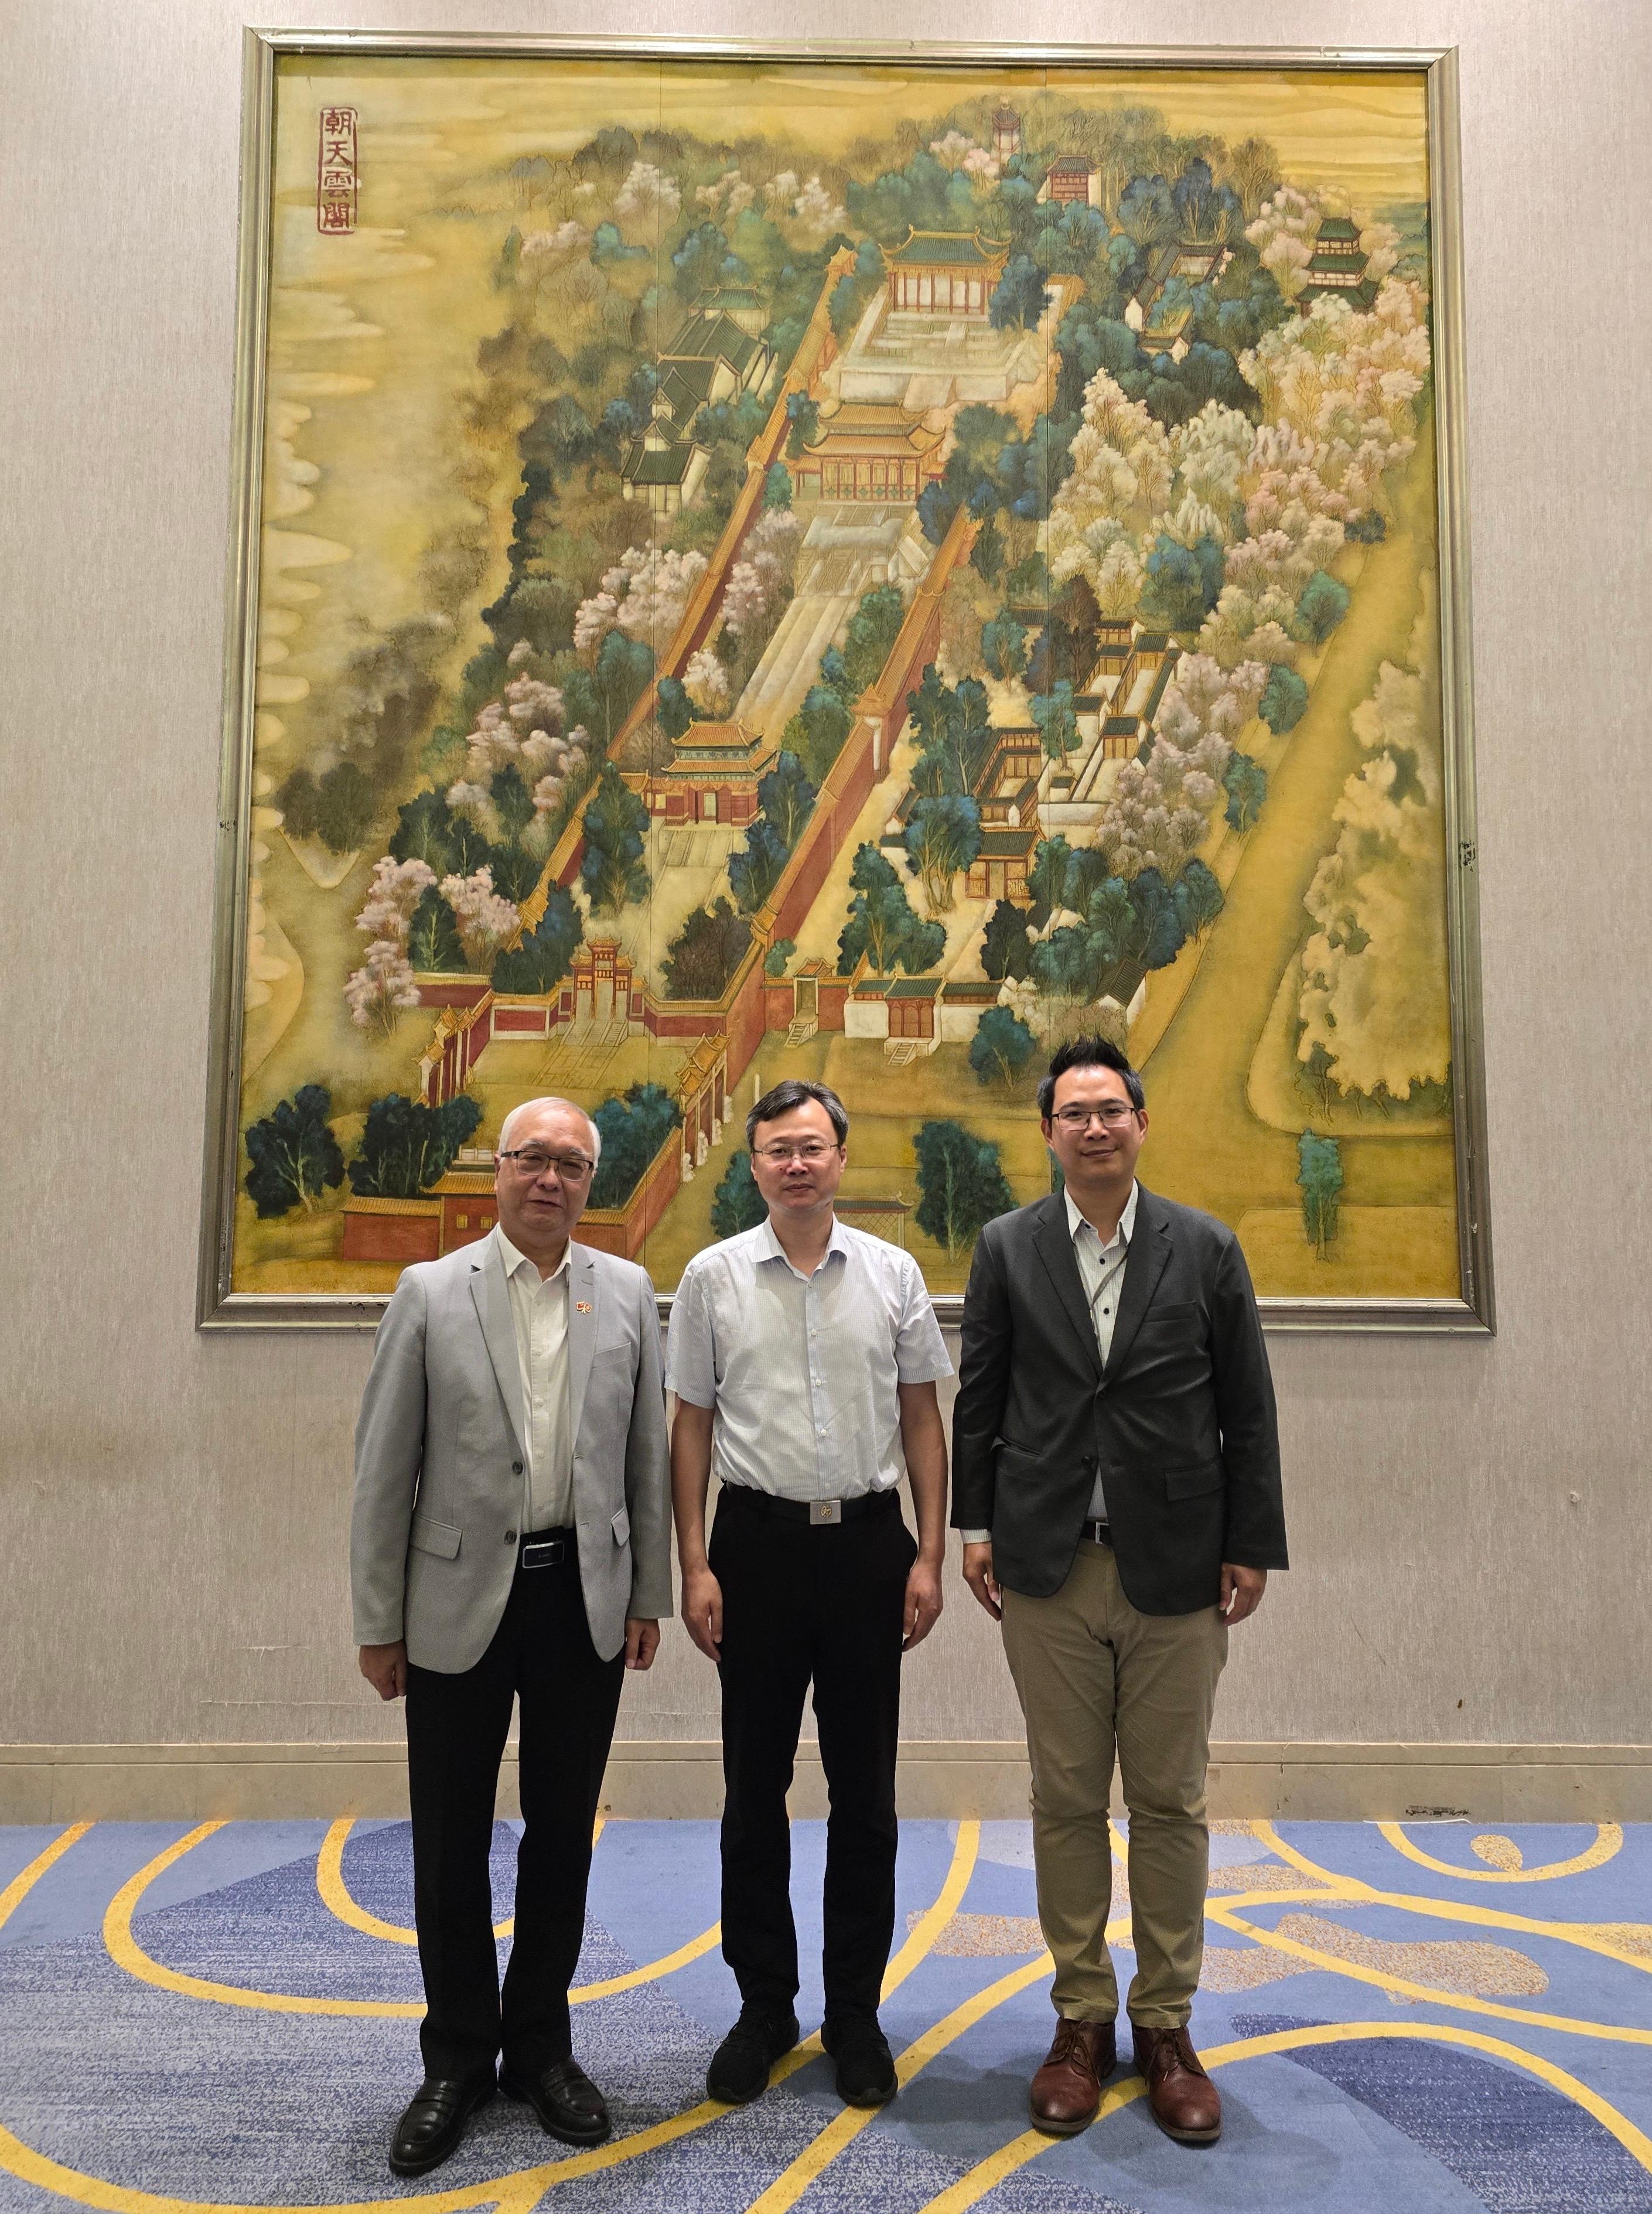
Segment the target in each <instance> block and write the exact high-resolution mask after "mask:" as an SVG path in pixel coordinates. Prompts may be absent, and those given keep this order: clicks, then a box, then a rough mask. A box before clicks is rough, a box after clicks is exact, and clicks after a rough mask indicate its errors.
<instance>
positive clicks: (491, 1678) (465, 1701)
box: [407, 1531, 625, 2076]
mask: <svg viewBox="0 0 1652 2214" xmlns="http://www.w3.org/2000/svg"><path fill="white" fill-rule="evenodd" d="M549 1534H551V1535H554V1536H561V1537H565V1538H566V1540H567V1550H566V1553H565V1555H564V1557H563V1561H562V1563H561V1564H560V1565H559V1566H557V1567H554V1568H542V1569H524V1568H523V1567H521V1566H520V1565H518V1567H517V1573H516V1580H515V1581H514V1582H513V1583H512V1585H511V1596H510V1598H509V1599H508V1600H507V1601H506V1603H505V1613H504V1616H503V1618H501V1620H500V1623H499V1628H498V1630H495V1632H494V1633H493V1642H492V1643H491V1644H490V1645H489V1646H488V1648H487V1650H486V1653H484V1654H483V1655H482V1657H481V1659H480V1661H478V1662H477V1663H476V1665H475V1667H474V1668H467V1669H465V1670H463V1671H462V1673H460V1674H458V1675H452V1676H444V1675H441V1674H439V1673H437V1671H435V1670H434V1669H430V1668H415V1667H409V1668H408V1670H407V1782H408V1789H409V1793H410V1796H411V1801H412V1811H413V1920H414V1923H415V1925H416V1927H417V1929H418V1931H419V1966H420V1967H421V1968H422V1969H423V1970H424V1974H425V2005H426V2009H427V2010H426V2013H425V2020H424V2022H423V2025H422V2026H421V2027H420V2030H419V2045H420V2047H421V2049H422V2051H423V2053H424V2057H425V2067H426V2069H427V2070H429V2071H430V2073H431V2075H433V2076H469V2075H474V2074H477V2075H479V2074H480V2073H481V2072H482V2071H483V2070H485V2069H487V2068H491V2067H492V2066H493V2062H494V2059H495V2058H496V2057H497V2055H498V2054H499V2051H500V2048H501V2046H503V2049H504V2053H505V2062H506V2064H507V2065H508V2066H509V2067H511V2068H512V2069H513V2070H524V2071H529V2072H532V2071H536V2070H539V2069H541V2068H543V2067H545V2066H547V2065H548V2064H549V2063H550V2062H551V2061H553V2060H562V2059H566V2058H568V2056H569V2054H570V2053H571V2052H572V2032H571V2028H570V2025H569V2020H568V1985H569V1983H570V1981H571V1980H572V1975H573V1972H574V1967H575V1966H576V1964H577V1963H578V1959H579V1948H580V1945H581V1943H582V1942H583V1941H584V1930H585V1887H586V1884H587V1881H589V1878H590V1833H591V1829H592V1826H593V1824H594V1823H595V1821H596V1818H597V1800H598V1795H599V1794H600V1792H601V1789H602V1783H603V1769H604V1767H605V1766H606V1764H607V1762H608V1751H609V1744H610V1743H611V1741H612V1740H613V1736H614V1722H615V1716H616V1715H617V1713H618V1711H619V1704H620V1685H621V1679H622V1678H623V1675H624V1673H625V1662H624V1658H623V1655H621V1654H616V1655H615V1658H614V1659H613V1660H612V1661H599V1660H598V1659H597V1653H596V1650H595V1648H594V1647H593V1646H592V1644H591V1642H590V1630H588V1629H587V1627H586V1624H585V1608H584V1597H583V1595H582V1593H581V1592H580V1588H579V1568H578V1558H577V1555H576V1552H575V1547H574V1543H573V1532H572V1531H568V1532H552V1533H549ZM513 1698H517V1699H520V1701H521V1703H522V1724H521V1732H520V1744H519V1747H518V1759H519V1763H520V1769H519V1773H520V1777H521V1789H522V1813H523V1825H524V1826H523V1833H522V1842H521V1844H520V1845H519V1846H518V1848H517V1905H516V1935H515V1936H514V1938H513V1939H512V1941H511V1958H510V1961H509V1964H508V1965H507V1966H506V1969H505V1991H504V1998H503V2004H502V2005H501V1999H500V1991H499V1954H498V1952H497V1950H496V1949H495V1940H494V1936H493V1893H492V1887H491V1885H490V1883H489V1881H488V1853H489V1850H490V1848H491V1846H492V1844H493V1802H494V1797H495V1794H496V1792H497V1790H498V1787H499V1760H500V1758H501V1756H502V1754H503V1753H504V1751H505V1733H506V1731H507V1730H508V1728H509V1727H510V1722H511V1702H512V1699H513Z"/></svg>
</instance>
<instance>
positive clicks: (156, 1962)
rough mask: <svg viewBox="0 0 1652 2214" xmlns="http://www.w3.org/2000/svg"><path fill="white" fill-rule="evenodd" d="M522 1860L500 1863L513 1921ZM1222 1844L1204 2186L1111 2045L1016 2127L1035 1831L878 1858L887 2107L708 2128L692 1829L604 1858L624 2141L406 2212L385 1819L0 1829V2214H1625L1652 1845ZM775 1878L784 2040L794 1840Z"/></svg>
mask: <svg viewBox="0 0 1652 2214" xmlns="http://www.w3.org/2000/svg"><path fill="white" fill-rule="evenodd" d="M516 1842H517V1833H516V1831H515V1829H514V1827H513V1826H511V1825H509V1824H505V1823H501V1824H499V1826H497V1828H496V1831H495V1833H494V1854H493V1893H494V1899H495V1911H496V1913H497V1914H498V1915H499V1918H500V1920H501V1923H506V1918H507V1917H508V1916H509V1914H510V1911H511V1893H512V1889H513V1884H514V1872H515V1849H516ZM1211 1844H1212V1851H1211V1862H1212V1866H1211V1879H1210V1892H1209V1898H1208V1923H1207V1930H1206V1954H1205V1979H1204V1983H1203V1985H1202V1989H1201V1991H1200V1996H1199V2001H1198V2004H1197V2007H1196V2010H1195V2014H1194V2020H1193V2032H1194V2036H1195V2040H1196V2043H1197V2044H1198V2046H1199V2048H1200V2050H1201V2052H1202V2053H1203V2054H1204V2056H1205V2058H1206V2060H1207V2063H1208V2065H1209V2066H1210V2068H1211V2070H1212V2072H1213V2074H1214V2075H1215V2078H1216V2081H1217V2082H1218V2083H1219V2084H1220V2086H1221V2091H1222V2095H1223V2100H1224V2107H1225V2115H1226V2128H1225V2131H1224V2135H1223V2138H1222V2141H1221V2144H1220V2145H1219V2146H1218V2147H1216V2148H1215V2149H1212V2150H1188V2149H1185V2148H1183V2147H1179V2146H1177V2145H1174V2144H1171V2143H1170V2142H1169V2141H1168V2140H1167V2139H1166V2138H1164V2137H1163V2136H1162V2135H1161V2134H1160V2133H1159V2131H1157V2130H1156V2129H1155V2127H1154V2126H1153V2121H1152V2119H1151V2116H1150V2115H1149V2114H1148V2113H1147V2108H1146V2106H1145V2104H1144V2102H1143V2101H1142V2099H1141V2085H1140V2081H1139V2078H1138V2077H1137V2076H1136V2075H1135V2070H1134V2069H1133V2067H1132V2066H1131V2064H1130V2062H1129V2052H1128V2040H1125V2044H1126V2050H1125V2053H1124V2056H1123V2067H1122V2068H1121V2069H1120V2070H1119V2071H1118V2073H1117V2075H1116V2076H1114V2077H1113V2079H1112V2081H1111V2084H1110V2085H1109V2087H1108V2093H1107V2097H1106V2099H1105V2101H1104V2105H1103V2110H1102V2113H1101V2115H1100V2117H1099V2119H1098V2120H1097V2122H1096V2123H1095V2124H1094V2125H1093V2126H1092V2128H1091V2129H1089V2130H1088V2131H1086V2132H1085V2133H1084V2135H1082V2136H1081V2137H1079V2138H1072V2139H1068V2140H1065V2141H1052V2140H1049V2139H1046V2138H1041V2137H1038V2136H1037V2135H1036V2134H1035V2133H1033V2132H1031V2131H1029V2129H1028V2126H1027V2112H1026V2085H1027V2079H1028V2076H1030V2075H1031V2071H1032V2070H1033V2069H1034V2068H1035V2067H1036V2066H1037V2064H1038V2061H1039V2060H1040V2059H1041V2058H1042V2057H1043V2051H1044V2048H1045V2046H1046V2045H1047V2043H1048V2041H1049V2029H1050V2023H1051V2015H1050V2009H1049V1962H1048V1959H1047V1958H1046V1957H1045V1956H1043V1954H1042V1948H1041V1941H1040V1939H1039V1936H1038V1933H1037V1923H1036V1904H1035V1899H1034V1894H1033V1878H1032V1865H1031V1837H1030V1833H1029V1831H1028V1828H1027V1826H1026V1825H1025V1824H1024V1823H1011V1822H986V1823H968V1822H966V1823H951V1824H949V1823H944V1822H909V1823H908V1824H906V1825H905V1826H904V1827H903V1829H902V1844H901V1859H900V1868H899V1902H898V1913H897V1928H896V1943H897V1948H898V1949H897V1953H896V1960H895V1961H894V1963H893V1964H892V1967H891V1987H890V1990H889V1991H888V1993H887V1996H886V1997H885V2001H884V2015H883V2019H884V2027H885V2028H886V2030H887V2031H888V2033H889V2035H890V2042H891V2044H892V2045H893V2046H894V2047H895V2050H896V2054H897V2056H900V2064H901V2070H902V2090H901V2095H900V2096H899V2097H898V2098H897V2099H896V2101H895V2102H894V2104H893V2105H892V2106H890V2107H888V2108H886V2109H885V2110H884V2112H883V2113H878V2114H874V2115H867V2114H862V2113H853V2112H848V2111H846V2110H845V2109H844V2108H843V2107H842V2106H841V2104H840V2103H839V2101H837V2099H836V2097H835V2094H834V2091H833V2088H832V2080H831V2070H830V2064H829V2062H827V2061H826V2060H825V2059H824V2058H822V2056H821V2055H820V2053H819V2052H818V2048H817V2046H812V2045H809V2046H805V2047H804V2048H803V2049H802V2051H801V2052H800V2053H799V2055H798V2056H797V2057H796V2058H795V2063H794V2064H793V2065H792V2067H791V2069H790V2070H789V2072H787V2073H786V2074H785V2075H784V2076H783V2079H782V2080H779V2081H777V2082H776V2083H774V2086H773V2087H772V2088H771V2089H770V2091H769V2092H768V2095H766V2096H765V2097H764V2098H763V2099H762V2100H761V2101H758V2102H757V2104H756V2105H755V2106H753V2107H749V2108H746V2109H744V2110H742V2111H736V2112H731V2111H728V2110H725V2109H723V2108H720V2107H710V2106H708V2105H707V2103H706V2101H705V2092H704V2078H705V2070H706V2064H707V2060H708V2059H709V2058H710V2056H711V2053H712V2051H713V2047H714V2046H715V2045H716V2043H717V2041H718V2040H719V2037H720V2036H721V2034H722V2033H723V2031H724V2030H725V2028H726V2027H727V2026H728V2023H729V2021H731V2019H732V2016H733V2014H734V2012H735V2010H736V2003H737V2002H736V1999H735V1994H734V1989H733V1985H732V1982H731V1979H730V1977H729V1975H728V1972H727V1971H726V1969H725V1967H724V1966H723V1962H722V1958H721V1954H720V1953H719V1950H718V1948H717V1945H716V1942H715V1937H714V1934H713V1927H712V1925H713V1923H714V1922H715V1917H716V1914H717V1834H716V1828H715V1826H714V1825H713V1824H710V1823H695V1822H676V1823H671V1822H609V1824H608V1825H607V1826H605V1827H604V1828H603V1831H602V1832H601V1834H600V1836H599V1838H598V1840H597V1850H596V1855H595V1858H594V1861H593V1864H592V1879H591V1892H590V1916H589V1920H588V1923H587V1928H586V1935H585V1948H584V1954H583V1956H582V1959H581V1961H580V1967H579V1978H578V1980H579V1984H580V1985H581V1986H582V1987H590V1988H589V1991H588V1995H587V1996H586V1997H583V1998H581V1999H580V2000H579V2001H578V2004H577V2005H576V2008H575V2013H574V2027H575V2037H576V2042H577V2046H578V2054H579V2058H581V2060H582V2061H583V2062H584V2065H585V2066H586V2067H587V2068H588V2069H589V2070H590V2073H591V2074H592V2075H593V2076H595V2077H596V2079H597V2082H598V2083H601V2084H602V2086H603V2089H604V2090H605V2091H606V2093H607V2095H608V2097H609V2104H610V2107H611V2108H612V2111H613V2113H614V2118H615V2138H614V2139H613V2140H612V2141H611V2142H610V2143H609V2144H607V2145H604V2146H602V2147H600V2148H598V2149H597V2150H595V2151H594V2152H590V2153H585V2154H576V2153H574V2152H572V2150H570V2149H569V2148H567V2147H565V2146H561V2145H559V2144H556V2143H555V2142H554V2140H552V2139H550V2138H547V2137H546V2136H544V2135H543V2133H542V2132H541V2131H540V2130H539V2129H538V2126H537V2125H536V2123H535V2121H534V2119H533V2118H532V2116H531V2114H530V2113H528V2111H527V2110H526V2109H523V2108H521V2107H514V2106H511V2105H509V2104H507V2103H506V2102H505V2101H496V2102H495V2104H494V2105H493V2106H492V2107H489V2108H488V2109H487V2110H486V2111H485V2112H484V2113H483V2114H482V2115H481V2116H480V2118H479V2119H478V2121H477V2124H476V2125H475V2127H474V2130H473V2131H472V2133H471V2135H470V2136H469V2138H468V2139H467V2141H466V2143H465V2144H464V2145H463V2147H462V2149H461V2150H460V2152H459V2153H458V2154H457V2155H456V2156H455V2158H454V2159H453V2160H452V2161H451V2162H449V2163H448V2165H447V2166H445V2167H444V2168H441V2169H439V2170H438V2171H437V2173H436V2174H433V2175H431V2176H429V2177H426V2178H424V2179H422V2180H419V2181H418V2182H414V2183H400V2182H398V2181H397V2180H396V2179H395V2178H394V2177H393V2176H392V2175H391V2174H389V2169H388V2168H387V2167H386V2165H385V2160H384V2152H385V2147H386V2144H387V2143H388V2141H389V2132H390V2131H391V2128H392V2127H393V2125H394V2123H395V2118H396V2115H397V2114H398V2113H399V2112H400V2110H401V2106H402V2104H403V2102H404V2101H405V2100H406V2099H407V2096H408V2095H409V2093H410V2092H411V2090H412V2089H413V2085H414V2083H416V2082H417V2080H418V2076H419V2061H418V2043H417V2032H418V2014H419V2003H420V1986H419V1963H418V1956H417V1954H416V1952H415V1951H414V1949H413V1946H412V1944H411V1943H410V1942H408V1939H409V1937H410V1935H411V1931H410V1927H409V1925H410V1924H411V1922H412V1918H413V1899H412V1875H411V1862H410V1854H409V1840H408V1833H407V1825H406V1824H405V1823H402V1822H365V1821H364V1822H356V1823H345V1822H340V1823H335V1824H330V1825H329V1824H327V1823H324V1822H261V1823H260V1822H236V1823H217V1824H213V1823H208V1824H202V1825H200V1826H198V1827H195V1828H191V1827H190V1826H187V1825H185V1824H181V1823H150V1824H130V1823H128V1824H117V1823H99V1824H95V1825H79V1824H77V1825H76V1826H73V1827H72V1828H67V1829H65V1828H62V1827H52V1828H41V1829H14V1830H0V2214H9V2210H14V2209H15V2210H19V2214H47V2210H58V2209H62V2208H64V2207H67V2206H71V2205H80V2206H92V2207H97V2208H101V2209H104V2210H106V2214H200V2210H203V2209H211V2210H213V2214H225V2210H231V2214H233V2210H239V2209H254V2208H258V2209H263V2208H280V2209H288V2208H291V2209H297V2208H301V2207H303V2208H309V2207H315V2208H325V2209H346V2208H347V2209H349V2210H351V2214H368V2210H370V2209H376V2208H380V2207H384V2206H389V2205H393V2204H400V2203H401V2202H402V2201H412V2202H415V2203H418V2204H419V2205H422V2206H424V2207H425V2208H426V2209H427V2210H428V2214H461V2210H468V2209H470V2208H473V2207H474V2208H480V2209H498V2210H499V2214H532V2210H534V2209H535V2208H544V2209H552V2210H555V2214H609V2210H618V2209H624V2210H626V2214H753V2211H754V2210H755V2214H786V2210H788V2209H790V2208H792V2207H797V2208H798V2209H800V2210H801V2214H874V2210H875V2214H966V2211H967V2210H970V2209H976V2208H979V2209H981V2210H982V2214H1196V2210H1197V2214H1204V2210H1208V2209H1210V2208H1213V2207H1215V2208H1246V2209H1251V2208H1258V2209H1261V2208H1265V2209H1266V2210H1267V2214H1379V2210H1380V2214H1392V2211H1393V2210H1396V2209H1398V2210H1404V2214H1473V2210H1475V2209H1482V2210H1487V2214H1583V2210H1587V2214H1652V1922H1649V1920H1648V1919H1647V1917H1648V1915H1649V1912H1652V1828H1641V1829H1630V1830H1620V1829H1618V1827H1616V1826H1613V1825H1610V1824H1606V1825H1601V1826H1594V1825H1588V1826H1567V1827H1560V1826H1556V1827H1540V1826H1525V1827H1519V1828H1514V1829H1510V1830H1507V1831H1490V1830H1483V1829H1481V1828H1479V1827H1478V1826H1475V1825H1472V1824H1470V1823H1466V1822H1458V1823H1447V1822H1441V1823H1415V1824H1409V1825H1404V1826H1396V1825H1393V1824H1375V1823H1357V1824H1356V1823H1319V1824H1314V1823H1285V1824H1281V1825H1279V1826H1273V1825H1270V1824H1268V1823H1265V1822H1258V1823H1238V1822H1234V1823H1227V1824H1222V1825H1218V1826H1216V1831H1215V1835H1213V1838H1212V1841H1211ZM792 1845H793V1893H794V1897H795V1899H796V1901H797V1905H798V1925H799V1932H800V1935H801V1936H802V1939H803V1944H804V1951H805V1959H806V1960H808V1959H809V1958H810V1957H811V1956H813V1958H814V1961H815V1965H814V1966H807V1967H805V1988H804V1991H803V1994H802V1996H801V1998H800V2000H799V2012H800V2014H801V2015H803V2017H804V2023H805V2030H812V2029H813V2027H815V2026H816V2024H817V2022H818V2020H819V2010H820V1989H819V1979H818V1967H817V1955H818V1949H819V1898H820V1880H821V1874H822V1868H823V1858H824V1849H825V1839H824V1827H823V1825H821V1824H817V1823H807V1822H800V1823H798V1824H797V1825H796V1826H795V1827H794V1829H793V1832H792ZM1117 1845H1118V1850H1119V1853H1120V1856H1121V1865H1120V1867H1119V1868H1118V1870H1117V1877H1118V1888H1117V1893H1116V1896H1115V1899H1114V1904H1113V1917H1114V1919H1113V1923H1112V1925H1111V1927H1112V1935H1113V1940H1114V1945H1115V1951H1116V1954H1117V1960H1118V1963H1119V1966H1120V1969H1121V1973H1122V1978H1127V1977H1128V1975H1129V1972H1130V1971H1131V1969H1132V1968H1133V1966H1134V1958H1133V1955H1132V1954H1131V1951H1130V1930H1129V1894H1128V1887H1127V1885H1126V1882H1125V1879H1124V1870H1123V1862H1122V1856H1123V1852H1124V1850H1125V1849H1126V1839H1125V1837H1124V1834H1123V1831H1122V1830H1121V1832H1120V1833H1119V1836H1118V1838H1117ZM509 1942H510V1941H509V1935H508V1924H507V1927H506V1931H505V1935H503V1936H501V1939H500V1953H501V1958H502V1959H503V1957H504V1955H505V1950H506V1948H508V1945H509Z"/></svg>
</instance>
